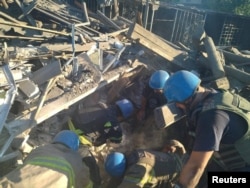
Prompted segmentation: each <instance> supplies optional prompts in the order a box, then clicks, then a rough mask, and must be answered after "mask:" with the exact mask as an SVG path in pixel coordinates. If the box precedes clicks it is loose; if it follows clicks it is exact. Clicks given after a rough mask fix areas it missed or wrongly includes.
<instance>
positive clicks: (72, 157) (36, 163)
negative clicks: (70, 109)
mask: <svg viewBox="0 0 250 188" xmlns="http://www.w3.org/2000/svg"><path fill="white" fill-rule="evenodd" d="M78 147H79V139H78V136H77V135H76V134H75V133H74V132H72V131H69V130H64V131H61V132H59V133H58V134H57V135H56V136H55V137H54V139H53V142H52V143H51V144H47V145H44V146H39V147H38V148H36V149H34V150H32V151H31V153H30V154H29V155H28V156H27V157H26V159H25V160H24V163H23V165H21V166H19V167H17V168H16V169H14V170H13V171H11V172H10V173H8V174H7V175H6V176H4V177H2V178H1V180H0V187H15V188H23V187H36V188H49V187H51V188H55V187H60V188H91V187H92V182H91V180H90V178H89V169H88V167H87V166H86V165H85V164H84V163H83V162H82V157H81V155H80V154H79V153H78Z"/></svg>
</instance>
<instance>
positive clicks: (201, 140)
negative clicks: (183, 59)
mask: <svg viewBox="0 0 250 188" xmlns="http://www.w3.org/2000/svg"><path fill="white" fill-rule="evenodd" d="M164 95H165V96H166V98H167V100H168V101H169V102H175V104H176V106H177V107H179V108H181V109H182V110H183V111H184V112H185V113H186V115H187V117H188V118H187V119H188V128H189V132H190V133H192V135H194V138H193V139H191V140H193V144H192V148H191V154H190V158H189V160H188V161H187V163H186V164H185V166H184V167H183V170H182V172H181V174H180V179H179V183H178V184H177V186H176V187H196V186H197V185H198V183H200V178H201V177H202V175H203V174H204V171H205V169H206V168H207V169H209V168H210V166H211V165H212V164H214V163H215V162H216V164H219V167H220V168H219V169H218V170H219V171H250V158H249V156H250V147H249V145H250V115H249V113H250V103H249V101H247V100H246V99H244V98H243V97H241V96H239V95H237V94H235V93H232V92H230V91H226V90H221V89H213V88H206V87H203V86H201V79H200V78H199V77H197V76H196V75H195V74H193V73H191V72H189V71H186V70H181V71H177V72H175V73H174V74H172V75H171V76H170V78H169V79H168V80H167V82H166V84H165V86H164ZM213 166H214V165H213ZM212 170H213V171H215V169H212ZM218 170H217V171H218Z"/></svg>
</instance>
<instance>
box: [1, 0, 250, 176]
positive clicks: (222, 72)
mask: <svg viewBox="0 0 250 188" xmlns="http://www.w3.org/2000/svg"><path fill="white" fill-rule="evenodd" d="M6 2H7V1H1V4H2V7H0V9H1V10H0V24H1V27H2V28H1V30H0V134H1V136H0V162H1V165H0V166H1V169H0V172H1V176H2V175H4V174H5V173H7V172H8V171H9V170H10V169H11V168H13V166H15V165H16V164H17V163H16V161H17V160H19V159H20V152H21V154H22V157H21V159H23V158H24V156H25V155H27V154H28V153H29V152H30V151H31V150H32V149H33V148H35V147H38V146H39V145H44V144H46V143H49V142H50V141H51V140H52V139H53V136H54V135H55V134H56V133H58V132H59V131H60V130H62V129H65V128H66V126H67V122H68V120H69V118H70V116H71V115H72V113H73V112H74V110H75V109H76V108H81V109H85V110H86V109H88V108H91V107H92V106H94V105H99V107H101V108H106V107H107V105H109V104H112V103H114V101H115V100H117V99H119V98H121V97H124V98H129V99H131V101H132V102H133V103H134V104H135V106H136V107H137V106H139V105H140V99H141V98H140V97H141V96H138V95H140V93H139V92H135V90H137V89H140V88H142V87H143V86H144V85H143V84H145V83H144V78H145V77H147V76H149V75H150V74H151V73H152V72H153V71H154V70H157V69H163V70H167V71H168V72H169V73H172V72H175V71H176V70H180V69H186V70H190V71H192V72H195V73H196V74H197V75H199V77H200V78H201V79H202V81H203V83H204V84H205V85H210V86H212V87H214V88H223V89H227V90H232V91H234V92H237V93H240V94H241V93H242V95H244V96H248V98H249V92H248V91H249V86H248V85H249V84H250V83H249V82H250V73H249V70H248V69H249V66H248V65H249V62H250V55H249V54H250V53H249V51H247V50H243V51H240V50H238V49H236V48H233V47H219V46H215V45H214V43H213V39H212V38H211V37H210V36H208V35H207V34H206V33H205V31H204V30H202V29H201V28H197V32H196V33H194V37H193V46H188V47H185V46H184V45H183V44H181V43H179V44H173V43H171V42H169V41H166V40H164V39H163V38H161V37H159V36H158V35H156V34H154V33H152V32H151V30H150V31H148V30H146V29H145V28H144V27H142V26H141V25H139V24H138V23H136V22H134V21H131V20H130V19H127V18H125V17H122V16H115V17H114V18H113V19H112V18H109V17H108V16H107V15H106V14H105V12H103V11H101V10H97V11H96V13H94V12H92V11H90V10H88V7H86V4H85V3H83V4H79V3H72V2H73V1H57V0H54V1H52V0H38V1H22V2H21V1H19V0H16V1H13V2H11V3H6ZM8 2H9V1H8ZM74 2H75V1H74ZM157 6H158V5H157ZM166 107H167V106H165V108H164V109H160V108H159V109H158V111H157V113H158V115H159V114H160V115H161V118H162V119H157V120H158V122H157V121H155V117H154V114H152V115H151V116H150V117H149V118H148V119H146V120H145V121H144V122H141V123H140V124H139V123H135V122H134V120H133V119H130V120H129V121H126V122H123V124H122V129H123V132H124V136H123V139H122V143H121V144H118V145H115V144H113V143H109V142H107V144H104V145H102V146H100V147H93V146H92V147H90V150H91V152H92V153H93V155H94V156H95V157H96V159H97V162H98V164H99V166H100V169H101V176H102V177H103V179H107V178H106V177H107V174H106V173H105V172H104V169H103V162H104V160H105V157H106V156H107V154H108V153H109V152H110V151H113V150H118V151H123V152H130V151H132V150H133V149H134V148H151V149H153V148H158V147H160V146H161V145H162V144H163V140H164V139H165V138H166V137H173V138H178V139H179V140H180V141H185V140H183V139H182V137H181V136H182V131H180V130H181V129H180V128H179V124H182V123H183V122H182V121H184V119H185V118H183V117H182V116H181V118H180V117H179V116H178V118H176V119H178V121H177V120H175V118H173V117H172V119H171V122H170V124H172V123H173V124H174V125H175V126H173V127H174V128H170V127H169V126H168V125H166V117H164V114H162V113H164V110H170V109H166ZM169 108H170V107H169ZM177 115H178V114H177ZM164 118H165V119H164ZM176 121H177V122H176ZM168 123H169V122H168ZM154 125H156V126H154ZM157 125H158V126H157ZM171 127H172V126H171ZM132 130H136V131H134V132H133V131H132ZM163 130H164V131H163ZM9 161H12V162H11V163H8V162H9ZM13 161H15V162H13ZM2 163H3V164H6V165H3V166H2Z"/></svg>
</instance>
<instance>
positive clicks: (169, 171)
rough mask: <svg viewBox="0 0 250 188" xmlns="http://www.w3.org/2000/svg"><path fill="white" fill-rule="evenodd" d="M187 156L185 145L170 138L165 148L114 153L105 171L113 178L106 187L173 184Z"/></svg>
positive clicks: (106, 164) (121, 187)
mask: <svg viewBox="0 0 250 188" xmlns="http://www.w3.org/2000/svg"><path fill="white" fill-rule="evenodd" d="M186 158H187V155H186V151H185V148H184V146H183V145H182V144H181V143H180V142H179V141H177V140H170V141H168V143H167V144H166V145H165V147H164V148H163V149H161V150H157V151H156V150H147V149H136V150H134V151H132V152H131V153H129V154H123V153H120V152H112V153H110V154H108V156H107V158H106V160H105V164H104V165H105V170H106V171H107V173H108V174H109V175H110V176H111V177H112V178H111V180H110V182H109V184H108V185H107V187H106V188H116V187H119V188H128V187H129V188H135V187H136V188H138V187H172V185H173V183H174V182H175V181H176V179H177V178H178V174H179V172H180V171H181V169H182V164H183V163H185V161H186Z"/></svg>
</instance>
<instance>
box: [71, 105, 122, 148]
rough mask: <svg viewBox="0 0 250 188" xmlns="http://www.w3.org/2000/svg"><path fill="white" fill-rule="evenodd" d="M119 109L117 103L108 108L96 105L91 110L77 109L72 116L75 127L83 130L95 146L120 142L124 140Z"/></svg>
mask: <svg viewBox="0 0 250 188" xmlns="http://www.w3.org/2000/svg"><path fill="white" fill-rule="evenodd" d="M117 116H119V109H118V107H117V106H116V105H111V106H109V107H108V108H105V109H103V108H100V107H95V108H93V110H89V111H84V112H81V111H76V113H75V114H74V115H73V116H72V122H73V124H74V126H75V128H77V129H80V130H82V131H83V134H84V135H86V136H87V138H88V139H89V140H90V141H91V142H92V143H93V145H95V146H100V145H102V144H104V143H106V140H107V139H109V140H110V141H111V142H114V143H120V142H121V140H122V129H121V127H120V123H119V121H118V119H117Z"/></svg>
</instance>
